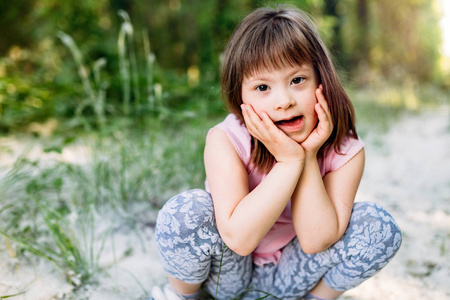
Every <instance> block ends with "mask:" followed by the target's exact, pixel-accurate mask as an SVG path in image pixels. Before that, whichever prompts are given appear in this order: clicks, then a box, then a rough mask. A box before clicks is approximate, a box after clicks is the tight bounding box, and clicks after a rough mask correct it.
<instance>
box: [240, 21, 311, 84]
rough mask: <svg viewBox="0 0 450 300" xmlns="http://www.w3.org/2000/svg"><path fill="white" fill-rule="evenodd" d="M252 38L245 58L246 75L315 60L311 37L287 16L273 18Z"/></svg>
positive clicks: (243, 59)
mask: <svg viewBox="0 0 450 300" xmlns="http://www.w3.org/2000/svg"><path fill="white" fill-rule="evenodd" d="M275 21H277V22H275ZM283 21H284V22H283ZM258 33H259V34H258ZM250 38H251V39H252V41H251V43H249V44H250V47H248V48H247V49H246V50H247V51H244V55H243V57H242V58H241V63H242V65H241V66H242V74H243V75H244V77H249V76H253V75H255V74H256V73H258V72H260V71H263V70H264V71H271V70H279V69H282V68H286V67H295V66H301V65H303V64H305V63H312V56H311V54H310V53H311V51H308V50H309V49H308V48H307V46H308V45H309V43H308V41H307V39H306V38H305V37H304V35H303V34H302V33H301V32H300V31H299V30H296V29H295V28H294V27H293V26H290V24H289V22H286V21H285V20H270V21H269V22H267V25H266V26H265V28H263V30H261V31H259V32H257V34H255V35H253V36H251V37H250Z"/></svg>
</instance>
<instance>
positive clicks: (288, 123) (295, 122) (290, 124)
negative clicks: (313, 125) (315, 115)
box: [275, 116, 303, 130]
mask: <svg viewBox="0 0 450 300" xmlns="http://www.w3.org/2000/svg"><path fill="white" fill-rule="evenodd" d="M275 125H277V126H278V127H280V128H284V129H290V130H299V129H300V128H301V127H302V126H303V116H298V117H295V118H292V119H290V120H283V121H278V122H275Z"/></svg>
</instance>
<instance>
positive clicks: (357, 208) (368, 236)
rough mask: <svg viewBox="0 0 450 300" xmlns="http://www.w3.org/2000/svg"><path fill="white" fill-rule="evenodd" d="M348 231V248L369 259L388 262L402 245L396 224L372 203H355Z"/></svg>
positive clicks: (400, 234) (378, 206) (386, 213)
mask: <svg viewBox="0 0 450 300" xmlns="http://www.w3.org/2000/svg"><path fill="white" fill-rule="evenodd" d="M348 230H349V231H350V234H351V236H352V238H351V241H349V244H348V245H349V247H350V248H353V250H355V251H361V254H362V255H364V256H368V258H370V259H374V258H375V257H378V258H381V257H384V259H386V260H389V259H390V258H392V257H393V256H394V255H395V253H396V252H397V251H398V249H399V248H400V245H401V243H402V233H401V230H400V227H399V226H398V224H397V222H396V221H395V220H394V218H393V217H392V216H391V215H390V214H389V213H388V212H387V211H386V210H385V209H384V208H383V207H382V206H381V205H379V204H377V203H373V202H357V203H355V205H354V207H353V211H352V216H351V219H350V223H349V227H348Z"/></svg>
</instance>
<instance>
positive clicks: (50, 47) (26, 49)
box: [0, 0, 450, 134]
mask: <svg viewBox="0 0 450 300" xmlns="http://www.w3.org/2000/svg"><path fill="white" fill-rule="evenodd" d="M275 3H290V4H294V5H296V6H298V7H300V8H302V9H303V10H305V11H307V12H308V13H310V14H311V15H312V16H313V17H314V19H315V21H316V23H317V25H318V28H319V29H320V32H321V33H322V37H323V38H324V40H325V42H326V44H327V45H328V46H329V48H330V49H331V52H332V54H333V55H334V57H335V60H336V63H337V64H338V66H339V69H340V71H341V75H342V76H341V77H342V79H343V81H344V82H345V83H346V86H347V87H348V88H349V89H366V90H378V91H379V90H380V89H382V90H386V89H400V90H402V89H404V88H406V89H407V91H408V93H409V94H410V95H411V93H412V94H414V95H417V93H419V94H420V93H422V92H423V90H424V89H425V90H429V87H430V86H432V88H431V91H432V92H431V94H430V93H427V94H426V95H425V96H424V97H418V98H420V99H413V100H406V99H392V97H391V96H388V98H389V99H388V100H387V101H388V102H389V101H391V102H393V104H394V105H396V106H399V105H400V106H405V105H406V106H407V107H408V108H413V109H414V108H417V107H418V106H419V103H418V102H420V101H427V99H424V98H429V97H430V96H432V95H433V93H434V92H436V91H437V90H438V91H442V90H444V91H445V90H448V89H449V87H450V79H449V67H448V66H447V67H445V66H444V63H443V57H442V55H441V53H440V46H441V44H442V33H441V28H440V27H439V20H440V18H441V16H442V11H441V7H440V2H439V1H437V0H433V1H429V0H398V1H392V0H377V1H375V0H340V1H339V0H302V1H260V0H243V1H241V0H239V1H238V0H208V1H200V0H189V1H182V0H168V1H167V0H165V1H163V0H151V1H133V0H95V1H94V0H82V1H57V0H15V1H6V0H2V1H0V133H3V134H5V133H8V132H11V131H16V130H21V129H24V128H28V127H27V126H29V125H30V124H31V123H32V122H44V121H46V120H48V118H50V117H51V118H56V119H58V120H59V121H61V120H71V121H72V122H71V123H70V124H71V125H70V126H71V127H70V128H73V127H77V126H80V125H81V126H82V127H83V126H84V127H85V128H86V126H88V128H93V127H94V128H95V127H96V126H97V127H98V126H100V124H104V123H105V122H107V120H111V117H123V116H133V117H137V118H140V117H145V116H149V114H150V113H151V114H153V115H155V114H156V115H159V114H161V113H163V112H164V111H165V112H168V111H169V110H170V111H172V112H174V111H176V112H183V111H184V112H185V114H186V112H187V111H193V112H196V113H199V111H203V112H207V113H209V114H211V113H215V112H218V113H220V112H221V111H222V110H223V109H222V107H223V106H222V104H221V102H220V101H218V100H219V99H220V92H219V84H218V80H219V78H218V74H219V66H220V54H221V52H222V51H223V49H224V47H225V44H226V42H227V39H228V38H229V36H230V35H231V32H232V30H233V29H234V27H235V26H236V25H237V23H238V22H239V20H240V19H242V17H243V16H245V15H246V14H247V13H248V12H250V11H251V10H252V9H254V8H256V7H260V6H263V5H274V4H275ZM447 59H448V58H447ZM447 64H448V62H447ZM446 68H447V69H446ZM425 86H427V88H425ZM375 94H376V93H375ZM391 94H392V93H391ZM399 94H401V92H399ZM400 98H401V97H400ZM416 98H417V97H416ZM385 100H386V99H385ZM381 101H384V100H381ZM199 108H201V109H199ZM66 125H67V124H66Z"/></svg>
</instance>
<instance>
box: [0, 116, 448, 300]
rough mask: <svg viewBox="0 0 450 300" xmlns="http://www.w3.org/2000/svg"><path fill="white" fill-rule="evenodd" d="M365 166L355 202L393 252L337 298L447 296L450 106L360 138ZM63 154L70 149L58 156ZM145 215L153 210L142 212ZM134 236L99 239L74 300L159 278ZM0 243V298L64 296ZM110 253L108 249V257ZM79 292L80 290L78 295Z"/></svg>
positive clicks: (125, 294) (145, 246)
mask: <svg viewBox="0 0 450 300" xmlns="http://www.w3.org/2000/svg"><path fill="white" fill-rule="evenodd" d="M365 142H366V157H367V161H366V170H365V174H364V177H363V181H362V182H361V186H360V189H359V191H358V195H357V201H375V202H378V203H380V204H381V205H383V206H384V207H385V208H386V209H387V210H388V211H389V212H391V214H392V215H393V216H394V218H395V219H396V220H397V222H398V224H399V225H400V227H401V228H402V230H403V235H404V239H403V245H402V247H401V249H400V251H399V252H398V254H397V256H396V257H395V258H394V259H393V260H392V261H391V262H390V263H389V264H388V266H387V267H386V268H385V269H383V270H382V271H381V272H380V273H378V274H377V275H375V276H374V277H373V278H371V279H370V280H368V281H366V282H365V283H363V284H362V285H360V286H359V287H357V288H355V289H353V290H350V291H348V292H347V293H345V294H344V296H342V297H341V299H347V300H351V299H355V300H356V299H358V300H375V299H376V300H380V299H397V300H398V299H400V300H403V299H404V300H419V299H427V300H443V299H450V284H449V283H450V110H449V108H443V109H440V110H439V111H432V112H424V113H422V114H420V115H413V116H411V115H408V116H405V117H404V118H402V119H401V120H399V121H398V122H397V123H395V124H394V125H393V126H392V128H391V130H390V131H389V132H388V133H386V134H383V135H380V134H377V133H371V134H369V135H368V136H366V137H365ZM66 155H69V157H70V154H66ZM146 217H148V219H149V220H152V219H154V217H155V212H151V211H150V212H148V215H147V216H146ZM142 230H143V231H142V237H141V238H139V237H138V236H137V235H135V234H130V233H129V232H121V231H120V230H118V231H117V232H115V235H114V241H115V242H114V245H115V246H114V248H115V250H114V251H113V247H112V243H111V245H110V244H107V245H106V249H105V250H104V254H103V255H102V261H101V265H102V266H104V268H105V271H104V272H103V273H101V274H100V276H99V278H100V279H99V282H98V284H97V285H95V286H91V287H88V288H86V289H84V290H83V291H82V293H79V294H78V295H79V296H78V297H77V299H96V300H100V299H101V300H103V299H112V300H114V299H144V298H145V296H146V293H148V292H149V291H150V289H151V287H152V286H153V285H160V284H163V283H165V281H166V279H165V276H164V271H163V269H162V267H161V265H160V263H159V260H158V255H157V254H156V249H155V244H154V238H153V229H152V227H151V226H148V225H146V226H143V229H142ZM2 244H4V243H3V241H0V299H1V298H2V296H5V295H9V294H14V293H17V292H18V291H21V290H23V289H25V288H26V289H27V290H28V292H27V293H25V294H23V295H20V296H17V297H14V298H12V299H20V300H22V299H27V300H28V299H33V300H41V299H42V300H48V299H70V295H71V287H70V286H69V285H68V284H67V283H66V282H65V281H64V279H63V276H62V274H60V273H58V271H55V270H54V269H53V268H51V266H49V265H48V264H47V263H45V262H39V263H37V264H36V265H30V263H27V262H21V261H17V260H15V259H11V257H10V256H9V254H8V251H7V250H6V247H5V245H2ZM113 253H115V255H113ZM80 295H84V296H80Z"/></svg>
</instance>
